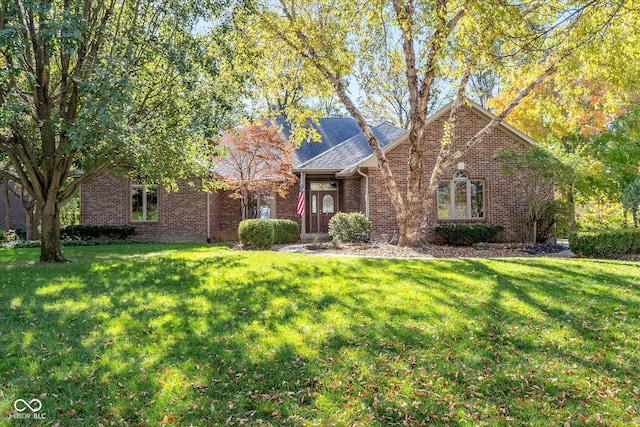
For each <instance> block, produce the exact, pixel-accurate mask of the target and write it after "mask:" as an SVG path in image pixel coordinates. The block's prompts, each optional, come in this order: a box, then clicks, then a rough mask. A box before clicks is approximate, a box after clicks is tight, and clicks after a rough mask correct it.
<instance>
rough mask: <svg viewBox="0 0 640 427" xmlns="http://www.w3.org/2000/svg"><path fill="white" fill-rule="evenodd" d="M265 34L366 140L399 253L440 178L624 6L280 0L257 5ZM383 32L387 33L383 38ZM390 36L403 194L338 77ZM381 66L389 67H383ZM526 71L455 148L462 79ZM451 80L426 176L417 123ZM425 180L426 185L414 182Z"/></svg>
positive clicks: (417, 229) (414, 234)
mask: <svg viewBox="0 0 640 427" xmlns="http://www.w3.org/2000/svg"><path fill="white" fill-rule="evenodd" d="M265 3H266V4H265V5H264V9H263V11H262V12H261V17H262V21H261V23H262V25H263V26H264V28H265V29H266V31H269V32H271V34H274V35H277V36H278V37H279V38H280V39H281V40H282V41H283V42H284V43H285V44H286V46H288V48H289V49H290V50H292V51H293V52H295V53H296V54H297V55H298V56H299V57H302V58H304V59H305V61H306V62H307V63H308V64H311V65H313V67H314V68H315V70H316V71H317V72H318V73H320V75H321V76H322V77H323V78H324V79H325V81H327V82H329V83H330V84H331V85H332V86H333V88H334V90H335V92H336V94H337V95H338V97H339V98H340V100H341V102H342V103H343V104H344V105H345V108H346V109H347V111H348V112H349V113H350V114H351V116H352V117H353V118H354V120H355V121H356V122H357V123H358V125H359V126H360V128H361V129H362V131H363V133H364V134H365V135H366V137H367V139H368V141H369V144H370V146H371V148H372V150H373V152H374V155H375V156H376V159H377V161H378V168H379V169H380V171H381V173H382V176H383V179H384V182H385V186H386V189H387V193H388V195H389V198H390V201H391V203H392V205H393V208H394V211H395V217H396V222H397V224H398V231H399V244H400V245H407V244H409V245H418V244H420V242H421V240H422V237H423V235H424V227H425V226H426V223H427V218H426V214H425V213H426V212H429V211H430V209H429V208H430V207H431V206H433V203H434V197H435V190H436V187H437V185H438V181H439V179H440V174H441V173H442V171H443V170H444V169H445V168H447V167H448V166H450V165H453V164H455V162H456V161H457V160H458V159H459V158H460V157H461V156H463V155H464V154H465V153H466V152H467V151H468V150H469V149H471V148H472V147H474V146H476V145H477V144H479V143H481V142H482V141H483V140H484V139H485V138H486V137H487V135H488V134H490V132H491V131H492V130H493V129H494V128H495V127H496V126H497V125H498V124H499V123H500V122H501V121H502V120H504V119H505V117H506V116H507V115H508V114H509V113H510V112H511V111H512V110H513V109H514V108H515V107H516V106H517V105H518V104H519V103H520V101H521V100H522V99H524V98H525V97H526V96H527V95H528V94H529V93H531V91H532V90H534V89H535V88H536V87H537V86H539V85H540V84H541V83H542V82H544V81H545V80H546V79H548V78H550V77H551V76H553V75H554V74H556V73H557V72H558V70H559V69H560V68H559V67H560V66H561V65H562V63H563V61H564V60H565V59H566V58H567V57H569V56H570V55H572V54H574V52H575V51H576V50H578V49H579V48H580V47H581V46H582V45H584V44H585V43H587V42H588V41H589V40H590V39H591V38H592V37H593V36H594V35H597V34H602V32H603V31H604V29H606V28H607V27H608V26H609V25H610V23H611V22H612V20H614V19H615V18H616V17H617V16H618V15H619V14H620V13H621V8H622V6H624V2H616V3H613V4H612V3H609V2H589V3H581V2H555V1H553V2H535V3H517V4H516V3H513V4H511V3H497V4H494V3H491V4H490V3H488V2H472V1H464V0H462V1H450V0H433V1H414V0H406V1H403V0H393V1H384V0H377V1H367V2H362V1H355V2H352V1H350V2H345V1H340V0H324V1H315V0H314V1H311V0H308V1H306V0H304V1H303V0H300V1H294V2H290V1H285V0H280V1H279V2H278V3H277V5H276V6H273V2H265ZM387 28H392V29H391V30H390V31H387V32H386V33H385V30H386V29H387ZM384 37H395V38H396V40H397V42H396V43H395V44H394V45H392V47H393V46H398V49H399V51H398V52H399V57H400V58H402V61H403V62H402V68H403V71H404V74H405V76H406V85H407V90H408V93H409V106H410V108H409V131H408V141H409V158H408V174H407V175H408V176H407V182H406V192H405V193H404V194H402V193H401V191H400V185H399V184H400V183H398V182H397V180H396V179H395V177H394V172H393V171H392V170H391V168H390V166H389V162H388V160H387V158H386V155H385V153H384V151H383V150H382V149H381V147H380V144H379V142H378V140H377V138H376V137H375V135H374V134H373V132H372V131H371V128H370V126H369V123H368V122H367V120H366V118H365V116H364V114H363V112H362V109H361V108H359V107H358V106H357V105H356V104H355V102H354V101H353V99H352V97H351V96H350V94H349V90H348V84H347V78H348V77H349V76H352V75H353V70H354V68H355V66H356V64H358V63H359V62H365V63H366V62H368V61H369V62H372V63H373V64H374V65H373V66H375V64H376V62H375V61H370V59H371V58H372V57H374V56H373V55H371V53H370V52H371V46H372V45H374V46H375V42H372V40H373V41H375V40H380V39H382V38H384ZM388 63H392V62H391V61H389V62H388ZM516 67H517V68H526V69H528V70H532V75H531V77H530V78H527V79H526V82H525V83H524V85H523V86H522V87H521V88H520V89H519V90H518V91H517V92H516V93H515V95H514V96H513V97H511V98H510V100H509V102H508V103H506V105H505V107H504V108H503V109H501V111H500V112H499V113H498V114H497V116H496V117H495V119H493V120H492V121H491V122H490V123H489V124H488V125H487V126H486V127H485V128H484V129H482V130H481V131H480V132H478V133H477V134H476V135H475V136H473V137H472V138H470V139H469V140H468V141H457V139H456V126H457V116H458V112H459V111H460V108H461V107H462V105H463V102H464V99H465V92H466V89H467V85H468V82H469V78H470V76H471V75H474V74H476V73H479V72H482V71H487V70H489V69H493V70H496V71H497V72H499V73H503V72H504V71H505V70H507V69H510V68H516ZM438 78H442V79H455V81H457V82H458V83H457V85H456V86H457V88H456V91H455V93H456V96H455V98H456V99H455V101H454V103H453V106H452V109H451V114H450V117H449V121H448V123H447V128H446V132H444V137H443V139H442V141H441V144H440V149H439V151H438V153H429V155H430V156H432V157H434V158H436V162H435V166H434V168H433V169H432V170H431V171H430V173H428V172H427V171H425V170H424V159H425V157H426V155H427V153H425V123H426V120H427V115H428V113H429V105H430V100H431V96H432V93H433V90H434V82H435V81H436V80H437V79H438ZM423 176H424V177H426V179H424V178H423Z"/></svg>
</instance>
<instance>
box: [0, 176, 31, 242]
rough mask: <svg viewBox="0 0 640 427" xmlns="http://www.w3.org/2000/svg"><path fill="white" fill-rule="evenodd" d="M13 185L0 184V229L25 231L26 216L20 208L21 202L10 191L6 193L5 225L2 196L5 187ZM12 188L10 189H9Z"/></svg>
mask: <svg viewBox="0 0 640 427" xmlns="http://www.w3.org/2000/svg"><path fill="white" fill-rule="evenodd" d="M6 185H10V186H11V185H13V184H7V183H6V182H0V228H1V229H5V228H10V229H12V230H16V229H23V230H24V229H26V227H27V214H26V213H25V211H24V208H23V207H22V202H21V201H20V198H19V197H18V196H16V195H15V194H14V193H13V192H12V191H9V192H8V197H9V224H5V223H4V220H5V204H4V194H5V186H6ZM9 188H12V187H9Z"/></svg>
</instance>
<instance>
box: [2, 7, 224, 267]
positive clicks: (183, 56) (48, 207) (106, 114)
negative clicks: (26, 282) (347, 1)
mask: <svg viewBox="0 0 640 427" xmlns="http://www.w3.org/2000/svg"><path fill="white" fill-rule="evenodd" d="M235 6H236V5H235V4H234V3H233V2H232V1H231V0H229V1H228V2H227V1H225V0H220V1H215V0H214V1H212V2H209V3H206V4H201V3H200V2H197V1H190V0H184V1H180V2H178V1H168V2H163V3H162V4H159V3H157V2H154V1H151V0H137V1H133V0H123V1H118V2H116V1H111V2H103V1H99V0H87V1H84V2H78V1H47V0H42V1H38V2H32V1H25V0H13V1H3V2H2V4H1V5H0V68H1V69H2V73H1V74H0V153H4V155H5V156H6V157H7V158H8V161H6V162H4V163H2V164H0V175H2V176H3V177H5V178H8V179H10V180H12V181H14V182H16V183H19V184H20V185H21V186H22V188H24V190H25V191H26V192H27V193H28V194H29V195H30V196H31V197H32V198H33V200H34V201H35V203H36V204H37V209H38V211H39V212H40V213H41V218H42V247H41V253H40V260H41V261H43V262H59V261H65V258H64V257H63V256H62V253H61V249H60V216H59V213H60V207H61V206H62V205H63V204H64V203H66V202H67V201H68V200H69V199H70V198H71V197H73V195H74V194H76V193H77V190H78V188H79V186H80V185H81V184H82V183H83V182H86V181H87V180H90V179H92V178H94V177H96V176H99V175H101V174H105V173H107V172H110V171H114V170H117V169H118V168H120V169H121V170H123V171H128V173H131V174H132V175H134V176H136V177H137V178H138V179H141V180H147V181H156V182H161V183H165V184H167V185H171V184H172V183H175V179H176V178H177V177H180V176H186V175H187V174H189V175H191V174H193V173H197V172H198V171H206V169H207V165H205V164H203V162H202V161H198V157H200V158H202V157H205V158H206V157H207V155H206V149H207V144H206V138H205V136H206V132H207V131H205V126H206V125H207V124H208V122H207V121H206V120H203V119H202V118H203V117H216V116H217V114H216V112H217V111H219V110H224V108H223V107H225V106H226V104H227V101H226V100H227V99H229V98H230V96H229V95H228V94H225V93H224V92H223V91H221V90H217V89H220V88H222V89H224V87H225V85H216V84H215V83H216V79H217V78H218V77H219V75H218V74H219V73H218V71H219V70H220V68H221V65H222V62H223V60H222V59H223V53H224V52H225V51H230V50H229V49H226V50H225V49H224V46H221V47H220V48H218V49H217V50H216V49H215V48H213V47H212V46H217V42H218V41H219V40H221V38H217V33H216V31H215V30H216V29H217V30H218V32H219V33H221V32H223V31H227V29H228V28H229V27H230V25H229V22H225V21H224V19H222V18H216V21H215V22H216V23H217V26H216V27H215V28H214V31H213V32H212V33H211V35H209V36H196V35H194V31H193V29H194V26H195V25H196V23H197V22H198V20H199V19H200V18H201V17H203V16H205V17H206V12H207V9H205V7H211V8H212V11H213V12H214V13H216V12H219V16H233V13H231V12H232V10H231V9H232V8H234V7H235ZM216 15H218V13H216ZM207 45H208V49H207V48H206V46H207ZM212 50H213V51H215V53H216V54H219V55H220V56H216V55H211V51H212ZM212 82H213V83H212ZM203 109H205V111H206V112H205V111H203ZM208 131H209V132H210V131H211V130H208ZM75 170H82V171H83V174H82V175H79V176H76V177H75V178H74V177H72V172H74V171H75Z"/></svg>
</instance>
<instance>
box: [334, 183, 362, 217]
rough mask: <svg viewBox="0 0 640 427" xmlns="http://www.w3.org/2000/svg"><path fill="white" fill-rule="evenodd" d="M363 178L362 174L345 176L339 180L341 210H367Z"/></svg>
mask: <svg viewBox="0 0 640 427" xmlns="http://www.w3.org/2000/svg"><path fill="white" fill-rule="evenodd" d="M361 181H362V179H361V178H360V176H357V177H353V178H345V179H343V180H340V181H339V184H338V185H339V188H340V201H341V202H342V203H341V204H340V211H342V212H363V213H364V211H365V206H364V199H363V197H362V196H363V194H362V183H361Z"/></svg>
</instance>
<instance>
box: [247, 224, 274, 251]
mask: <svg viewBox="0 0 640 427" xmlns="http://www.w3.org/2000/svg"><path fill="white" fill-rule="evenodd" d="M238 237H239V238H240V243H242V244H243V245H245V246H251V247H252V248H256V249H268V248H270V247H271V246H273V241H274V229H273V223H272V222H271V220H268V219H245V220H244V221H241V222H240V225H239V226H238Z"/></svg>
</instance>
